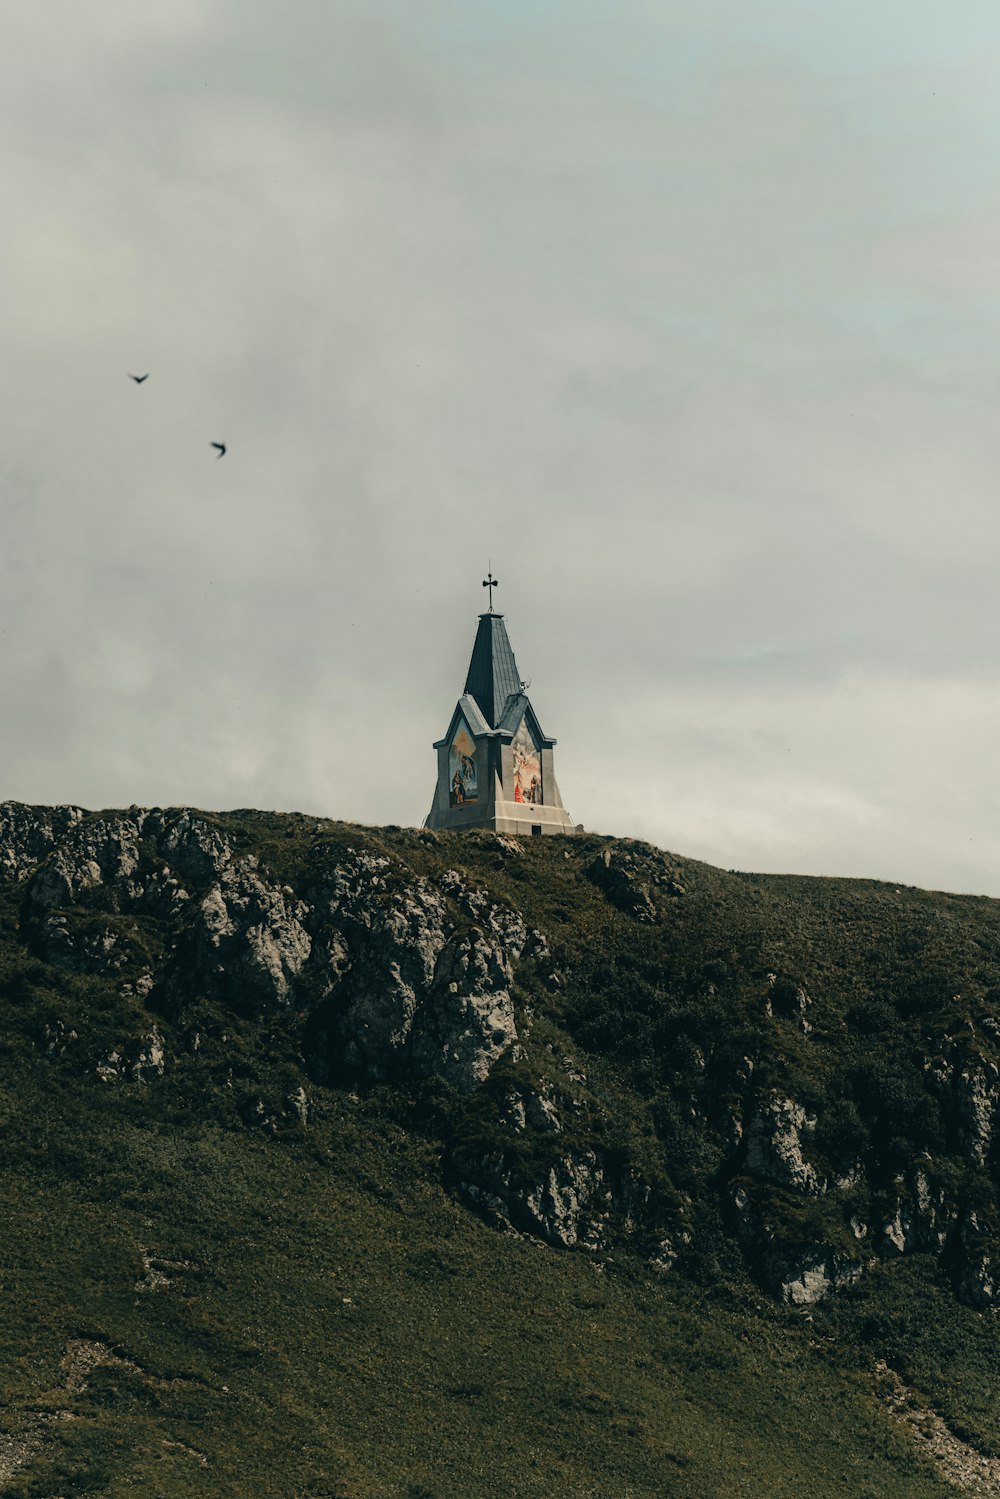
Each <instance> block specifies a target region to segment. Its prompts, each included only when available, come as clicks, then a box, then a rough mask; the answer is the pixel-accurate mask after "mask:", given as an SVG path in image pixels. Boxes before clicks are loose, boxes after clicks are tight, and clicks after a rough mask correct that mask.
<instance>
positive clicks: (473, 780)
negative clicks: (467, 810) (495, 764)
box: [448, 718, 479, 807]
mask: <svg viewBox="0 0 1000 1499" xmlns="http://www.w3.org/2000/svg"><path fill="white" fill-rule="evenodd" d="M478 797H479V778H478V776H477V775H476V742H475V740H474V739H473V737H472V735H471V734H470V732H469V726H468V724H467V723H466V722H465V719H464V718H461V719H459V722H458V728H457V729H456V730H455V737H454V739H453V740H452V741H451V748H450V749H449V751H448V801H449V805H451V806H452V807H461V806H464V804H465V803H466V802H474V801H476V800H478Z"/></svg>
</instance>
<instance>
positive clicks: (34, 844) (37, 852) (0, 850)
mask: <svg viewBox="0 0 1000 1499" xmlns="http://www.w3.org/2000/svg"><path fill="white" fill-rule="evenodd" d="M85 816H86V813H85V812H84V811H83V809H82V807H25V806H23V805H22V804H21V803H20V802H0V879H8V880H16V881H18V882H20V881H23V880H26V879H27V878H28V877H29V875H31V874H33V873H34V871H35V870H36V869H37V868H38V865H39V864H40V863H42V861H43V860H44V859H46V858H47V857H48V856H49V854H50V853H51V852H52V850H53V849H54V848H55V846H56V844H57V843H58V842H59V841H60V840H61V839H62V838H64V837H65V836H66V834H67V832H68V831H69V830H70V828H72V827H74V826H75V824H76V823H78V822H79V821H80V820H81V819H82V818H83V817H85Z"/></svg>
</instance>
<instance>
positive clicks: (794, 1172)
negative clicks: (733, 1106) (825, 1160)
mask: <svg viewBox="0 0 1000 1499" xmlns="http://www.w3.org/2000/svg"><path fill="white" fill-rule="evenodd" d="M815 1128H816V1120H815V1119H814V1118H813V1117H812V1116H811V1115H807V1114H806V1111H805V1109H804V1108H802V1106H801V1104H797V1103H796V1102H795V1101H794V1099H791V1098H782V1097H780V1096H779V1095H778V1094H773V1095H772V1096H771V1098H770V1099H769V1100H768V1101H767V1102H766V1103H765V1104H764V1106H763V1107H762V1108H761V1110H760V1112H759V1113H758V1114H756V1115H755V1117H754V1118H753V1119H752V1120H751V1122H750V1126H749V1128H748V1129H747V1132H746V1142H747V1157H746V1165H747V1170H748V1171H749V1172H750V1173H751V1174H752V1175H754V1176H760V1177H764V1178H765V1179H767V1180H769V1181H773V1182H777V1183H778V1184H779V1185H780V1186H783V1187H790V1188H791V1189H792V1191H795V1192H809V1193H818V1192H821V1191H823V1190H824V1187H825V1182H823V1181H821V1180H820V1177H819V1176H818V1174H817V1172H816V1169H815V1167H814V1166H812V1165H810V1163H809V1162H808V1161H807V1160H806V1159H805V1157H804V1156H803V1154H802V1137H803V1135H808V1134H811V1133H812V1131H813V1130H814V1129H815Z"/></svg>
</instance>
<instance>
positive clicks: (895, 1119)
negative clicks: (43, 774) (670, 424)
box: [0, 803, 1000, 1499]
mask: <svg viewBox="0 0 1000 1499" xmlns="http://www.w3.org/2000/svg"><path fill="white" fill-rule="evenodd" d="M0 999H2V1003H3V1025H2V1028H0V1048H2V1055H3V1069H2V1073H0V1129H2V1139H3V1159H4V1165H5V1170H4V1173H3V1177H2V1182H3V1186H2V1190H3V1194H4V1211H3V1213H2V1214H0V1286H2V1288H3V1298H4V1301H3V1304H4V1313H5V1315H4V1318H3V1319H2V1321H0V1347H2V1359H0V1369H2V1375H3V1393H2V1396H0V1401H2V1405H0V1493H2V1494H3V1495H10V1496H28V1495H31V1496H35V1499H57V1496H60V1495H61V1496H64V1499H65V1496H68V1495H70V1494H74V1495H75V1494H85V1493H88V1492H89V1493H95V1494H101V1495H108V1496H114V1499H117V1496H120V1495H126V1494H134V1493H140V1492H141V1493H143V1494H144V1495H150V1496H158V1495H162V1496H174V1495H191V1496H197V1495H234V1496H250V1495H253V1496H255V1499H257V1496H270V1495H274V1496H285V1495H287V1496H310V1499H323V1496H326V1499H330V1496H334V1495H336V1496H340V1499H369V1496H371V1499H375V1496H379V1499H381V1496H386V1499H389V1496H398V1499H421V1496H422V1499H432V1496H433V1499H445V1496H469V1499H477V1496H480V1495H482V1496H486V1495H512V1494H514V1495H518V1496H522V1495H523V1496H543V1495H544V1496H548V1495H554V1494H570V1495H588V1496H595V1499H597V1496H600V1499H624V1496H633V1499H647V1496H648V1499H652V1496H654V1495H656V1496H662V1495H671V1496H678V1499H709V1496H714V1495H719V1496H722V1495H726V1496H730V1495H740V1496H747V1499H750V1496H754V1499H756V1496H765V1495H775V1494H788V1495H792V1494H797V1493H800V1492H802V1491H808V1492H809V1493H810V1494H811V1495H814V1496H817V1499H827V1496H835V1495H837V1496H848V1495H849V1496H864V1495H867V1496H869V1499H874V1496H879V1499H881V1496H886V1495H897V1494H898V1495H907V1496H914V1499H924V1496H927V1499H930V1496H939V1499H940V1496H943V1495H946V1494H950V1493H954V1492H955V1491H956V1486H958V1487H959V1488H961V1487H964V1488H965V1489H966V1491H967V1492H970V1493H976V1494H993V1493H996V1494H1000V1402H998V1396H997V1391H998V1389H1000V1384H998V1376H1000V1358H998V1349H997V1337H996V1327H995V1316H996V1311H995V1303H996V1301H997V1298H998V1296H1000V1291H998V1285H1000V1205H998V1197H997V1181H998V1164H1000V1163H998V1156H997V1149H998V1146H997V1131H996V1116H997V1107H998V1103H1000V1065H998V1063H1000V902H996V901H991V900H986V899H976V898H972V897H958V896H947V895H940V894H928V893H926V892H923V891H919V890H914V889H906V888H899V887H897V886H892V885H880V884H876V883H873V882H862V881H849V880H818V879H797V878H792V877H772V876H757V875H745V874H738V873H724V872H722V871H720V870H716V869H712V868H710V867H708V866H706V865H703V864H698V863H695V862H693V861H691V860H686V859H682V858H680V857H676V856H674V855H670V854H665V853H662V852H660V851H658V850H656V849H653V848H651V847H649V846H648V845H645V844H639V843H635V842H631V841H628V840H608V839H601V838H596V837H579V838H566V839H563V838H546V839H539V840H530V839H528V840H513V839H504V838H497V837H495V836H493V835H487V834H465V835H446V834H433V833H427V832H417V831H415V830H403V829H399V828H380V829H373V828H360V827H351V826H347V825H345V824H340V823H331V822H325V821H317V820H316V819H314V818H306V817H301V816H279V815H270V814H263V813H257V812H240V813H231V814H225V815H212V814H206V813H200V812H192V811H190V810H183V809H181V810H178V809H173V810H169V811H162V810H159V809H154V810H152V811H143V810H140V809H137V808H131V809H129V810H128V811H126V812H105V813H99V814H90V813H85V812H82V811H80V810H79V809H75V808H67V807H62V808H52V809H46V808H30V807H24V806H20V805H18V804H13V803H6V804H0Z"/></svg>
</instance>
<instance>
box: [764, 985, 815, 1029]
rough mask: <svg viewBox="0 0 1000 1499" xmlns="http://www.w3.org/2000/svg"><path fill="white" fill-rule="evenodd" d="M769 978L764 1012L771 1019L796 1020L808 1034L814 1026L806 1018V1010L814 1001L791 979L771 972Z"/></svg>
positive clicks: (800, 1027)
mask: <svg viewBox="0 0 1000 1499" xmlns="http://www.w3.org/2000/svg"><path fill="white" fill-rule="evenodd" d="M767 978H768V991H767V998H766V1000H765V1001H764V1013H765V1014H766V1015H767V1016H768V1017H769V1018H771V1019H777V1020H792V1021H794V1022H795V1023H796V1025H798V1027H799V1029H800V1030H801V1031H802V1033H803V1035H806V1036H808V1035H809V1033H810V1031H811V1030H812V1026H811V1025H810V1023H809V1021H808V1020H807V1019H806V1012H807V1011H808V1009H809V1006H810V1004H811V1003H812V1001H811V1000H810V998H809V996H808V994H807V993H806V991H805V990H804V989H803V988H801V987H800V986H799V985H798V984H794V983H793V982H792V981H791V979H786V978H779V977H778V975H777V974H776V973H769V974H768V976H767Z"/></svg>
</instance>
